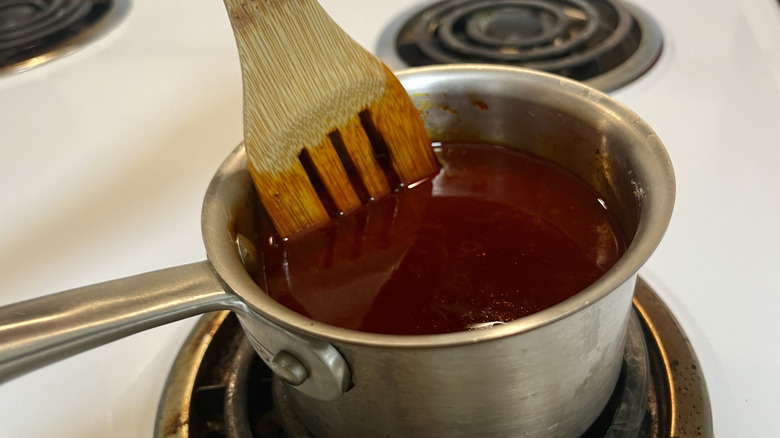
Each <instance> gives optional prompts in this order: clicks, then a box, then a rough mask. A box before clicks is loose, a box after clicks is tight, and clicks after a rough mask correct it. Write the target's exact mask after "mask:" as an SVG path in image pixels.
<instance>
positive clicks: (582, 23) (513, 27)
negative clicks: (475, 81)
mask: <svg viewBox="0 0 780 438" xmlns="http://www.w3.org/2000/svg"><path fill="white" fill-rule="evenodd" d="M395 47H396V51H397V53H398V56H400V58H401V59H402V60H403V62H404V63H406V65H408V66H413V67H414V66H422V65H431V64H451V63H490V64H504V65H512V66H518V67H526V68H531V69H536V70H543V71H547V72H550V73H556V74H560V75H563V76H567V77H570V78H572V79H576V80H579V81H584V82H586V83H588V84H589V85H591V86H593V87H595V88H598V89H601V90H604V91H610V90H614V89H616V88H618V87H621V86H623V85H625V84H627V83H629V82H631V81H632V80H634V79H636V78H637V77H639V76H641V75H642V74H643V73H644V72H646V71H647V70H648V69H650V67H652V65H653V64H654V63H655V61H656V60H657V59H658V57H659V56H660V53H661V50H662V47H663V42H662V38H661V33H660V30H659V28H658V26H657V25H656V24H655V23H654V22H653V20H652V19H651V18H650V17H649V16H647V15H646V14H645V13H644V12H642V11H641V10H640V9H638V8H637V7H635V6H632V5H629V4H626V3H623V2H621V1H619V0H448V1H442V2H438V3H435V4H432V5H430V6H428V7H426V8H425V9H423V10H422V11H419V12H417V13H415V14H414V15H413V16H412V17H411V18H409V19H407V21H406V22H405V24H403V25H402V27H401V29H400V30H399V31H398V32H397V36H396V38H395Z"/></svg>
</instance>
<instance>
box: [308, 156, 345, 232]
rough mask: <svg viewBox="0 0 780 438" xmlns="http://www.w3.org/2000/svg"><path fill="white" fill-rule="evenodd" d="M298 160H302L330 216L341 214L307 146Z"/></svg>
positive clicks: (310, 180)
mask: <svg viewBox="0 0 780 438" xmlns="http://www.w3.org/2000/svg"><path fill="white" fill-rule="evenodd" d="M298 160H299V161H300V162H301V165H302V166H303V170H304V171H306V176H308V177H309V182H310V183H311V185H312V187H314V190H315V191H316V192H317V196H318V197H319V198H320V201H322V206H323V207H325V211H326V212H327V213H328V216H330V217H331V218H334V217H337V216H338V215H339V214H340V210H339V208H338V207H337V206H336V202H335V201H334V200H333V197H332V196H331V195H330V193H329V192H328V190H327V188H326V187H325V184H324V183H323V181H322V178H320V174H319V172H318V171H317V167H316V166H315V165H314V161H312V159H311V154H310V153H309V150H308V149H306V148H304V149H303V150H301V153H299V154H298Z"/></svg>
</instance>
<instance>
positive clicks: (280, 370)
mask: <svg viewBox="0 0 780 438" xmlns="http://www.w3.org/2000/svg"><path fill="white" fill-rule="evenodd" d="M246 312H248V314H244V312H237V315H238V319H239V321H241V325H242V326H244V331H245V332H246V333H247V337H248V338H249V342H250V343H251V344H252V346H253V347H254V348H255V351H257V354H258V356H260V358H261V359H263V362H265V363H266V364H267V365H268V367H269V368H270V369H271V371H273V372H274V374H275V375H276V376H277V377H279V378H280V379H282V381H284V382H286V383H287V384H288V385H291V386H294V387H295V389H296V390H297V391H300V392H302V393H304V394H306V395H308V396H309V397H312V398H314V399H317V400H322V401H331V400H336V399H337V398H339V397H340V396H341V395H342V394H344V393H345V392H346V391H347V389H349V384H350V381H351V378H352V376H351V373H350V371H349V366H347V362H346V361H345V360H344V358H343V357H342V356H341V353H339V351H338V350H336V348H335V347H334V346H333V345H331V344H330V343H329V342H325V341H322V340H318V339H314V338H311V337H309V336H305V335H301V334H298V333H294V332H291V331H289V330H285V329H283V328H281V327H279V326H277V325H276V324H274V323H272V322H270V321H268V320H266V319H264V318H263V317H261V316H259V315H257V314H252V313H251V311H249V310H247V311H246Z"/></svg>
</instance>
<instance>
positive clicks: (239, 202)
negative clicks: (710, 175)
mask: <svg viewBox="0 0 780 438" xmlns="http://www.w3.org/2000/svg"><path fill="white" fill-rule="evenodd" d="M475 74H477V75H481V76H486V75H487V76H491V77H492V80H491V79H490V78H485V79H481V80H485V81H486V82H494V81H496V82H497V81H499V80H500V81H519V82H525V83H528V84H530V85H533V86H534V87H543V88H544V89H545V90H546V91H550V92H554V93H557V94H556V95H554V97H556V99H549V100H546V101H545V102H546V103H550V104H555V105H558V104H561V102H562V101H563V99H561V98H560V97H566V98H568V99H569V100H571V99H575V100H576V102H575V103H576V104H579V105H587V106H589V107H593V109H595V110H598V114H601V115H602V116H606V117H609V118H612V119H614V120H617V121H618V122H620V123H621V125H624V127H625V132H626V134H627V135H630V137H631V138H635V139H636V140H637V141H641V142H642V144H643V147H645V148H646V149H647V151H648V154H649V155H650V156H651V157H652V163H650V164H649V165H647V166H648V169H649V174H650V175H651V176H650V177H649V178H648V179H650V180H652V181H651V182H650V183H649V184H648V185H651V186H652V187H653V191H652V193H648V191H647V190H645V191H644V192H641V191H640V193H638V194H637V196H638V197H640V198H641V199H640V202H641V203H642V205H643V208H642V213H641V215H640V216H639V222H638V226H637V231H636V236H635V237H634V238H633V240H632V241H631V243H630V245H629V247H628V248H627V249H626V252H625V253H624V254H623V256H622V257H621V258H620V259H619V260H618V262H617V263H616V264H615V265H614V266H613V267H612V268H610V269H609V270H608V271H607V272H606V273H605V274H604V275H602V276H601V278H599V279H598V280H596V282H594V283H593V284H592V285H590V286H588V287H587V288H585V289H584V290H582V291H581V292H579V293H577V294H575V295H574V296H572V297H570V298H568V299H566V300H564V301H562V302H560V303H558V304H556V305H554V306H552V307H549V308H547V309H544V310H541V311H539V312H536V313H534V314H532V315H528V316H526V317H523V318H519V319H516V320H514V321H510V322H507V323H505V324H501V325H496V326H493V327H490V328H485V329H477V330H470V331H462V332H454V333H443V334H431V335H388V334H376V333H368V332H360V331H356V330H350V329H345V328H341V327H336V326H333V325H329V324H325V323H322V322H319V321H316V320H313V319H311V318H308V317H305V316H303V315H301V314H298V313H297V312H294V311H292V310H290V309H288V308H287V307H285V306H283V305H282V304H280V303H278V302H277V301H275V300H274V299H273V298H271V297H270V296H269V295H268V294H266V292H265V291H263V290H262V289H261V288H260V287H259V286H258V285H257V284H256V283H255V282H254V281H253V280H252V278H251V277H250V275H249V274H248V273H247V272H246V270H245V269H244V267H243V265H242V264H241V261H240V259H239V256H238V253H237V250H236V245H235V240H234V236H233V232H232V229H233V220H234V214H232V213H231V211H235V209H236V208H242V207H244V208H245V202H244V201H243V198H242V196H241V195H242V193H246V191H247V190H249V191H251V184H252V182H251V177H250V176H249V172H248V170H247V166H246V156H245V153H244V148H243V145H239V146H238V147H237V148H236V149H235V150H234V151H233V153H231V154H230V156H228V158H227V159H226V160H225V161H224V163H223V164H222V166H221V167H220V168H219V170H218V171H217V173H216V175H215V176H214V179H213V180H212V182H211V184H210V185H209V188H208V190H207V192H206V197H205V200H204V204H203V212H202V229H203V239H204V243H205V246H206V251H207V254H208V258H209V260H210V262H211V263H212V265H213V268H214V270H215V273H216V275H217V277H218V278H220V280H221V281H222V282H223V284H224V286H225V288H226V290H228V291H230V292H232V293H234V294H235V295H237V296H238V297H239V298H240V300H241V302H242V303H243V305H245V307H244V306H239V308H237V309H235V310H238V311H243V312H248V313H250V314H252V317H255V318H264V319H267V320H270V321H272V322H274V323H276V324H278V325H280V326H281V327H284V328H287V329H291V330H293V331H296V332H299V333H303V334H306V335H310V336H313V337H316V338H320V339H325V340H328V341H331V342H335V343H344V344H352V345H362V346H373V347H383V348H438V347H449V346H457V345H464V344H471V343H477V342H485V341H489V340H495V339H499V338H504V337H507V336H512V335H516V334H519V333H524V332H529V331H532V330H535V329H538V328H540V327H543V326H546V325H548V324H551V323H553V322H555V321H558V320H560V319H563V318H565V317H567V316H569V315H572V314H574V313H576V312H578V311H580V310H582V309H584V308H586V307H588V306H590V305H592V304H593V303H595V302H597V301H599V300H600V299H602V298H604V297H606V296H607V295H609V294H610V292H611V291H613V290H615V289H617V288H618V287H619V286H620V285H622V284H623V283H625V282H627V281H630V280H632V279H633V278H635V275H636V273H637V271H638V270H639V268H640V267H641V266H642V265H643V264H644V263H645V261H646V260H647V259H648V258H649V257H650V255H651V254H652V252H653V251H654V250H655V248H656V247H657V245H658V243H659V242H660V240H661V237H662V236H663V234H664V233H665V231H666V228H667V225H668V223H669V221H670V219H671V215H672V208H673V205H674V197H675V179H674V172H673V169H672V164H671V161H670V159H669V156H668V154H667V152H666V149H665V148H664V146H663V144H662V143H661V141H660V140H659V138H658V136H657V135H656V134H655V133H654V132H653V130H652V129H651V128H650V127H649V126H648V125H647V124H646V123H645V122H644V121H643V120H642V119H641V118H639V116H637V115H636V114H635V113H633V112H632V111H631V110H630V109H628V108H627V107H626V106H624V105H622V104H621V103H619V102H617V101H616V100H614V99H612V98H611V97H609V96H607V95H606V94H604V93H601V92H600V91H597V90H595V89H592V88H590V87H588V86H586V85H584V84H582V83H579V82H576V81H573V80H570V79H567V78H564V77H561V76H558V75H554V74H550V73H542V72H538V71H533V70H529V69H523V68H518V67H505V66H492V65H479V64H468V65H446V66H434V67H419V68H412V69H408V70H403V71H399V72H397V73H396V75H397V76H398V78H399V79H400V80H401V82H402V83H403V82H404V81H413V80H430V79H431V78H432V80H433V81H434V82H437V81H439V80H448V81H449V80H457V79H458V78H463V79H466V78H468V77H469V76H473V75H475ZM548 97H549V96H548Z"/></svg>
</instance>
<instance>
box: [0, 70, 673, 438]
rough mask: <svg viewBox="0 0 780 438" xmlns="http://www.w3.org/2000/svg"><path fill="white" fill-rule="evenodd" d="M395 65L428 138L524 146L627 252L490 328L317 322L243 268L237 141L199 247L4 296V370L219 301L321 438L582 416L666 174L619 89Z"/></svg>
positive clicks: (601, 375)
mask: <svg viewBox="0 0 780 438" xmlns="http://www.w3.org/2000/svg"><path fill="white" fill-rule="evenodd" d="M398 76H399V78H400V79H401V82H402V83H403V85H404V87H405V88H406V89H407V91H408V92H409V94H410V96H412V99H413V100H414V102H415V104H416V105H417V107H418V108H419V109H420V111H421V113H422V115H423V118H424V120H425V123H426V127H427V129H428V131H429V133H430V134H431V137H432V138H433V139H434V140H440V141H443V140H460V141H480V142H488V143H494V144H502V145H507V146H510V147H514V148H518V149H522V150H527V151H530V152H533V153H535V154H537V155H540V156H543V157H546V158H549V159H551V160H553V161H555V162H557V163H559V164H561V165H562V166H564V167H566V168H567V169H569V170H570V171H572V172H573V173H575V174H577V175H579V176H580V177H581V178H583V179H584V180H586V181H588V182H589V183H590V184H591V185H592V186H593V187H594V188H596V189H597V190H598V191H599V192H600V194H601V195H602V197H603V198H604V199H605V201H606V203H607V205H609V206H610V207H611V208H613V209H614V211H615V213H616V215H617V216H618V218H619V220H620V222H621V224H622V226H623V228H624V230H625V231H626V233H627V235H628V236H629V238H630V239H631V243H630V246H629V248H628V250H627V251H626V253H625V255H624V256H623V257H622V258H621V259H620V260H619V261H618V263H617V264H616V265H615V266H614V267H612V268H611V269H610V270H609V271H608V272H607V273H606V274H605V275H604V276H603V277H602V278H600V279H599V280H598V281H597V282H596V283H594V284H593V285H592V286H590V287H588V288H587V289H585V290H583V291H582V292H580V293H579V294H577V295H575V296H574V297H572V298H570V299H568V300H566V301H564V302H562V303H560V304H558V305H555V306H553V307H551V308H548V309H546V310H543V311H541V312H538V313H536V314H533V315H531V316H528V317H525V318H522V319H519V320H516V321H513V322H510V323H507V324H505V325H499V326H494V327H492V328H489V329H481V330H475V331H468V332H460V333H449V334H441V335H425V336H393V335H378V334H371V333H363V332H357V331H352V330H347V329H342V328H338V327H333V326H329V325H326V324H323V323H319V322H317V321H314V320H311V319H309V318H306V317H304V316H302V315H299V314H297V313H295V312H293V311H291V310H289V309H287V308H285V307H284V306H282V305H280V304H278V303H277V302H276V301H274V300H273V299H271V298H270V297H269V296H268V295H267V294H266V293H265V292H264V291H263V290H262V289H261V288H260V287H259V286H258V285H257V284H256V283H255V282H254V281H253V280H252V278H251V277H250V275H249V274H248V273H247V268H250V269H261V266H262V263H261V260H262V254H261V253H258V252H257V251H256V250H255V249H254V246H253V244H252V237H253V236H254V235H256V234H257V232H258V230H257V226H258V224H259V223H261V222H262V221H259V220H258V219H257V218H256V217H255V215H257V214H258V213H257V212H258V211H259V209H258V208H257V204H256V202H257V201H256V197H255V194H254V189H253V186H252V182H251V179H250V176H249V172H248V170H247V168H246V161H245V156H244V151H243V148H242V147H239V148H237V149H236V150H235V151H234V152H233V153H232V154H231V155H230V156H229V157H228V158H227V160H225V162H224V163H223V164H222V166H221V167H220V169H219V171H218V172H217V174H216V175H215V177H214V179H213V181H212V183H211V185H210V186H209V189H208V191H207V193H206V197H205V201H204V204H203V215H202V227H203V238H204V242H205V246H206V251H207V254H208V260H206V261H202V262H199V263H194V264H190V265H185V266H179V267H174V268H168V269H163V270H160V271H156V272H151V273H146V274H141V275H138V276H135V277H129V278H124V279H120V280H114V281H110V282H106V283H101V284H97V285H93V286H87V287H83V288H79V289H74V290H70V291H66V292H61V293H58V294H55V295H51V296H48V297H43V298H39V299H34V300H30V301H26V302H22V303H18V304H13V305H10V306H6V307H4V308H0V380H7V379H10V378H13V377H15V376H18V375H20V374H23V373H25V372H28V371H31V370H33V369H36V368H38V367H41V366H43V365H46V364H48V363H51V362H53V361H56V360H59V359H62V358H64V357H67V356H69V355H72V354H75V353H78V352H81V351H84V350H87V349H89V348H92V347H96V346H98V345H101V344H104V343H107V342H110V341H113V340H115V339H119V338H121V337H123V336H126V335H129V334H132V333H135V332H138V331H141V330H145V329H148V328H151V327H155V326H158V325H161V324H165V323H168V322H171V321H174V320H178V319H181V318H185V317H188V316H192V315H196V314H199V313H203V312H208V311H212V310H217V309H230V310H232V311H234V312H236V314H237V315H238V317H239V319H240V321H241V323H242V325H243V327H244V329H245V331H246V333H247V336H248V337H249V339H250V341H251V342H252V344H253V345H254V347H255V350H256V351H257V353H258V354H259V356H260V357H261V358H262V359H263V360H264V361H265V362H266V363H267V364H268V365H269V366H270V368H271V369H272V370H273V371H274V372H275V373H276V375H277V376H279V378H281V379H282V380H283V381H285V382H287V388H288V391H289V394H290V396H291V399H292V402H293V404H294V406H296V408H297V410H298V414H299V415H300V416H301V418H302V420H303V421H304V423H305V424H306V425H307V427H308V428H309V429H310V430H311V431H312V433H313V434H314V435H315V436H317V437H320V438H328V437H334V438H335V437H344V436H387V437H404V438H409V437H431V436H446V437H473V436H477V435H479V436H492V437H516V436H540V437H552V436H555V437H561V436H578V435H579V434H581V433H582V432H583V431H585V430H586V429H587V428H588V426H589V425H590V424H591V423H592V421H593V420H594V419H595V418H596V417H597V416H598V414H599V412H600V411H601V410H602V408H603V407H604V405H605V404H606V402H607V400H608V398H609V395H610V394H611V392H612V389H613V387H614V385H615V382H616V379H617V377H618V372H619V370H620V365H621V360H622V354H623V345H624V334H625V328H626V324H627V320H628V315H629V311H630V309H631V298H632V295H633V288H634V282H635V279H636V272H637V270H638V269H639V268H640V267H641V266H642V264H643V263H644V262H645V260H646V259H647V258H648V257H649V256H650V254H651V253H652V251H653V250H654V249H655V247H656V245H657V244H658V242H659V241H660V239H661V236H662V235H663V233H664V231H665V229H666V226H667V223H668V221H669V219H670V216H671V212H672V205H673V203H674V175H673V171H672V166H671V163H670V161H669V158H668V156H667V154H666V151H665V149H664V147H663V145H662V144H661V142H660V141H659V139H658V138H657V137H656V135H655V134H654V133H653V131H652V130H651V129H650V128H649V127H648V126H647V125H646V124H645V123H644V122H643V121H642V120H640V118H639V117H638V116H636V115H635V114H634V113H632V112H631V111H630V110H628V109H627V108H625V107H624V106H622V105H621V104H619V103H617V102H616V101H614V100H613V99H611V98H609V97H608V96H606V95H604V94H602V93H600V92H598V91H595V90H593V89H590V88H588V87H586V86H584V85H582V84H580V83H577V82H574V81H570V80H567V79H563V78H560V77H558V76H554V75H549V74H543V73H536V72H532V71H527V70H522V69H516V68H505V67H488V66H474V65H472V66H447V67H433V68H422V69H413V70H408V71H405V72H401V73H399V74H398Z"/></svg>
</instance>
